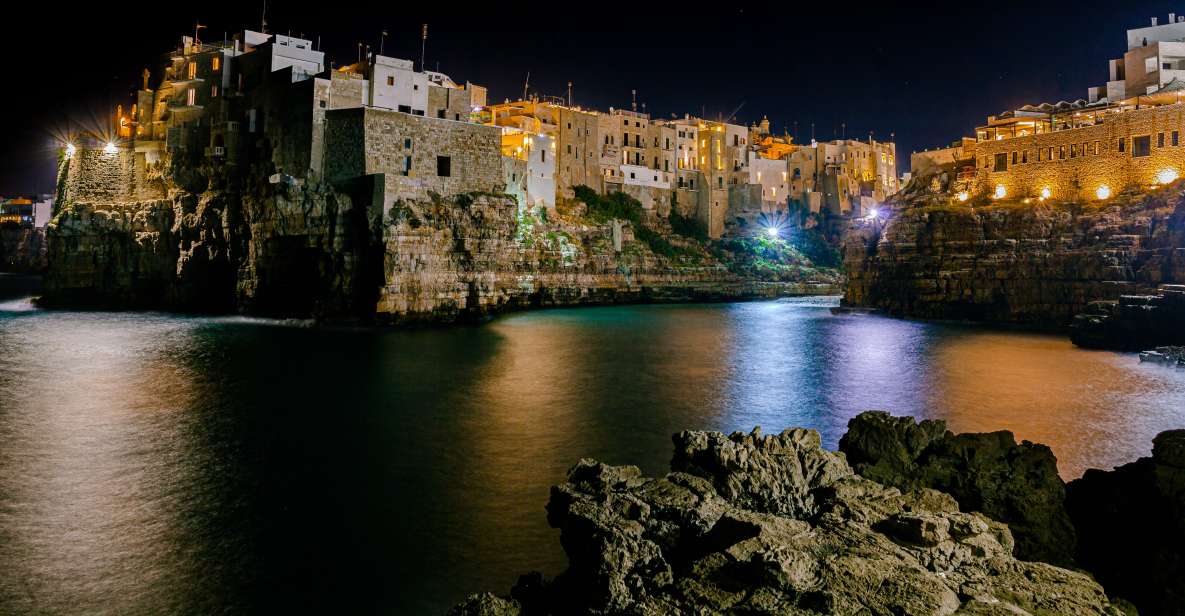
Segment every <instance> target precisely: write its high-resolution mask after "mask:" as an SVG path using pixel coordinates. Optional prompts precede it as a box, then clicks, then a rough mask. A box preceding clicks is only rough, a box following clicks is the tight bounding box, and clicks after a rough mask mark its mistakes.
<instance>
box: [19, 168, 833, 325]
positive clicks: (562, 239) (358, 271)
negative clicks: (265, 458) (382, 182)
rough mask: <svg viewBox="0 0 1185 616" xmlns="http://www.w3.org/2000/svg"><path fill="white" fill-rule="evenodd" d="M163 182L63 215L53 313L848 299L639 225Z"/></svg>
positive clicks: (421, 312)
mask: <svg viewBox="0 0 1185 616" xmlns="http://www.w3.org/2000/svg"><path fill="white" fill-rule="evenodd" d="M166 175H168V174H166ZM168 177H169V178H170V179H168V180H165V181H162V185H163V191H162V194H164V195H166V196H165V197H164V198H159V199H144V200H123V201H121V200H113V199H106V200H105V199H101V198H99V199H94V198H92V199H82V198H75V199H63V200H62V201H63V205H62V207H61V209H60V211H59V212H58V213H57V215H56V216H55V219H54V221H53V222H52V223H51V224H50V227H49V253H48V261H49V271H48V274H47V276H46V280H45V289H44V295H43V298H42V303H43V304H44V305H46V306H50V307H54V306H93V307H131V308H166V309H174V310H185V311H213V312H226V311H234V310H238V311H242V312H248V313H253V314H261V315H270V316H295V317H307V316H313V317H318V318H327V319H342V318H346V319H361V320H376V321H379V322H394V323H404V322H447V321H452V320H457V319H461V318H469V317H475V316H482V315H488V314H491V313H495V312H498V311H501V310H506V309H513V308H523V307H530V306H552V305H573V304H593V303H612V302H635V301H677V300H682V301H686V300H720V299H735V298H752V297H773V296H778V295H792V294H819V293H837V292H838V291H839V289H840V284H841V278H840V276H839V275H838V273H836V272H835V271H834V270H827V269H825V268H812V267H810V264H809V262H807V263H805V265H806V266H807V267H805V268H802V269H801V275H796V276H793V277H791V279H789V280H787V279H786V278H785V277H784V276H783V277H780V278H778V279H776V280H771V281H769V282H763V281H761V280H755V279H753V278H751V277H745V276H741V275H738V274H737V273H735V268H733V269H730V268H729V267H727V266H726V265H725V264H724V263H723V262H721V261H720V260H719V259H718V258H717V257H716V256H715V255H714V254H713V252H712V251H710V250H709V249H708V247H707V246H706V245H704V244H702V243H700V242H698V241H696V240H693V239H689V238H680V237H678V236H673V235H670V234H668V235H667V238H666V239H661V240H658V241H660V243H661V246H660V247H662V248H664V249H665V250H666V253H667V254H660V253H659V252H656V250H655V248H654V246H655V245H656V244H654V243H653V241H652V242H650V243H648V242H646V241H643V239H644V238H638V237H635V235H636V234H638V233H641V232H640V231H638V227H636V226H631V223H628V222H625V223H624V224H623V223H622V222H620V221H608V222H603V221H602V222H593V221H591V220H589V219H588V218H587V217H582V216H580V215H579V214H578V213H576V214H573V215H569V216H555V215H553V216H552V217H551V219H543V218H542V217H540V216H539V215H538V213H532V212H526V211H524V210H522V209H521V208H520V207H519V206H518V205H517V204H516V202H515V201H514V199H513V198H511V197H508V196H506V195H497V194H484V193H483V194H470V195H461V196H459V197H456V198H452V199H442V198H439V197H435V196H432V197H431V198H428V199H424V200H419V201H400V202H397V203H396V204H395V205H394V207H393V208H391V209H390V211H389V212H387V213H385V214H381V213H378V212H377V211H376V208H375V207H374V206H372V205H370V204H371V202H372V200H371V199H370V193H371V192H372V191H373V188H374V187H373V185H371V184H368V181H373V180H370V178H361V179H360V180H359V181H356V182H354V183H352V184H350V185H346V186H340V185H337V186H334V185H329V184H327V183H322V182H317V181H316V180H315V179H311V180H308V181H294V180H292V179H291V178H287V177H285V176H279V177H278V178H274V179H278V181H275V182H271V181H267V180H261V181H258V182H240V181H236V180H234V179H233V178H234V177H236V176H233V175H230V174H225V173H224V170H220V169H211V168H204V169H194V168H183V169H181V168H174V169H173V171H172V172H171V175H169V176H168ZM228 177H229V178H231V179H230V180H228V179H227V178H228ZM244 177H248V178H250V177H262V174H245V175H244ZM637 224H638V223H634V225H637ZM648 232H649V233H650V235H648V236H647V237H651V236H652V235H653V234H654V232H653V231H648ZM796 271H798V270H796Z"/></svg>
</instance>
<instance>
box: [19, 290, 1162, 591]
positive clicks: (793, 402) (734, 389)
mask: <svg viewBox="0 0 1185 616" xmlns="http://www.w3.org/2000/svg"><path fill="white" fill-rule="evenodd" d="M831 302H833V300H831ZM831 302H827V301H820V300H818V299H813V300H787V301H777V302H759V303H747V304H725V305H709V306H678V305H672V306H624V307H614V308H597V309H578V310H554V311H544V312H537V313H524V314H519V315H514V316H511V317H508V318H504V319H500V320H497V321H495V322H493V323H490V324H487V325H485V326H481V327H461V328H452V329H440V330H422V331H383V330H366V329H347V330H327V329H319V328H309V327H294V326H290V325H285V326H278V325H277V324H276V323H275V322H271V321H263V320H257V319H244V318H238V317H229V318H185V317H176V316H169V315H159V314H135V315H133V314H122V313H46V312H39V311H35V310H31V309H29V307H28V305H27V303H21V300H13V299H11V298H9V299H5V298H0V572H3V573H0V613H10V612H29V611H44V612H53V613H111V614H126V613H195V612H202V613H206V612H216V611H226V612H252V611H279V610H289V611H311V610H312V611H315V610H322V611H336V612H341V611H346V612H381V613H391V612H396V613H423V612H429V613H431V612H441V611H443V609H444V608H445V607H446V606H447V605H449V604H451V603H452V602H454V601H456V600H458V599H459V598H461V597H462V596H463V595H464V594H466V593H468V592H472V591H477V590H484V589H494V590H505V589H506V588H508V587H509V586H510V584H512V583H513V581H514V579H515V578H516V576H517V575H518V573H521V572H525V571H527V570H530V569H543V570H545V571H547V572H550V573H554V572H556V571H557V570H558V569H559V568H560V567H561V566H562V564H563V558H562V553H561V552H560V549H559V547H558V542H557V541H556V534H555V531H552V530H551V529H549V528H547V526H546V521H545V517H544V511H543V505H544V504H545V503H546V500H547V493H548V487H549V486H550V485H551V484H554V483H556V482H558V481H560V480H562V478H563V474H564V471H565V470H566V468H567V467H568V466H570V465H571V464H572V463H574V462H575V461H576V460H577V459H579V458H580V457H582V456H588V457H595V458H598V459H602V460H606V461H608V462H612V463H632V464H638V465H639V466H641V467H642V468H643V470H644V471H646V472H647V473H661V472H663V471H664V470H665V468H666V465H667V461H668V460H669V457H670V435H671V434H672V433H673V432H676V431H678V430H681V429H685V428H700V429H718V430H726V431H730V430H749V429H751V428H752V427H753V426H754V425H761V426H762V427H763V429H764V430H765V431H767V432H772V431H777V430H780V429H782V428H785V427H790V426H808V427H813V428H816V429H818V430H820V432H821V433H822V435H823V438H824V442H825V443H826V444H828V445H829V446H834V445H835V443H836V442H837V441H838V439H839V437H840V436H841V435H842V433H843V431H844V427H845V425H846V422H847V420H848V419H849V418H850V417H852V416H853V415H855V414H856V413H859V412H860V411H862V410H865V409H868V408H881V409H885V410H890V411H893V412H895V413H899V414H911V415H915V416H919V417H934V418H944V419H946V420H947V421H948V422H949V423H950V425H951V427H952V428H953V429H955V430H957V431H967V430H995V429H1011V430H1013V431H1014V432H1016V433H1017V435H1018V437H1020V438H1028V439H1032V440H1036V441H1040V442H1045V443H1048V444H1050V445H1051V446H1052V447H1053V449H1054V451H1055V453H1057V454H1058V456H1059V461H1060V467H1061V469H1062V472H1063V474H1064V475H1066V476H1067V477H1074V476H1077V475H1079V474H1081V472H1082V470H1083V469H1084V468H1086V467H1088V466H1104V467H1106V466H1112V465H1114V464H1118V463H1122V462H1126V461H1128V460H1131V459H1134V458H1135V457H1137V456H1139V455H1146V454H1147V452H1148V451H1149V449H1150V440H1151V437H1152V436H1153V435H1155V434H1156V433H1157V432H1158V431H1160V430H1163V429H1168V428H1172V427H1181V426H1183V425H1185V371H1181V372H1178V371H1174V370H1167V369H1162V368H1157V367H1152V366H1141V365H1139V363H1138V362H1137V360H1136V358H1135V357H1134V356H1133V355H1130V354H1114V353H1102V352H1088V351H1080V350H1076V349H1074V348H1073V347H1072V346H1071V345H1070V344H1069V343H1068V342H1067V341H1065V340H1064V339H1062V338H1060V337H1056V336H1042V335H1033V334H1025V333H1014V332H999V331H990V330H984V329H976V328H971V327H962V326H954V325H939V324H923V323H914V322H906V321H897V320H891V319H884V318H878V317H868V316H833V315H831V314H830V312H829V310H828V309H827V308H828V306H830V305H831Z"/></svg>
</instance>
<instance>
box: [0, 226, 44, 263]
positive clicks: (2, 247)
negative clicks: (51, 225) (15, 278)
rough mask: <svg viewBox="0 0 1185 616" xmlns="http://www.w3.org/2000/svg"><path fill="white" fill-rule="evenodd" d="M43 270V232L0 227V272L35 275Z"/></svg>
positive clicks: (15, 227)
mask: <svg viewBox="0 0 1185 616" xmlns="http://www.w3.org/2000/svg"><path fill="white" fill-rule="evenodd" d="M44 270H45V230H44V229H34V228H30V227H17V226H15V225H14V226H11V227H6V226H0V272H17V273H22V274H36V273H40V272H42V271H44Z"/></svg>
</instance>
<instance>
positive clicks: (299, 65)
mask: <svg viewBox="0 0 1185 616" xmlns="http://www.w3.org/2000/svg"><path fill="white" fill-rule="evenodd" d="M243 42H244V43H245V44H246V46H247V48H248V49H251V48H255V47H261V46H264V45H267V46H268V47H269V52H270V53H271V71H272V72H273V73H274V72H276V71H279V70H283V69H286V68H288V67H292V81H293V82H297V81H303V80H305V79H308V78H309V77H312V76H314V75H318V74H320V73H321V72H323V71H324V70H325V53H324V52H320V51H315V50H314V49H313V42H312V41H309V40H307V39H302V38H296V37H294V36H283V35H280V34H264V33H262V32H255V31H254V30H246V31H244V32H243Z"/></svg>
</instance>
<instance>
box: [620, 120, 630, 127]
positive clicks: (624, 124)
mask: <svg viewBox="0 0 1185 616" xmlns="http://www.w3.org/2000/svg"><path fill="white" fill-rule="evenodd" d="M621 125H622V126H629V125H630V121H629V120H622V121H621Z"/></svg>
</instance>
